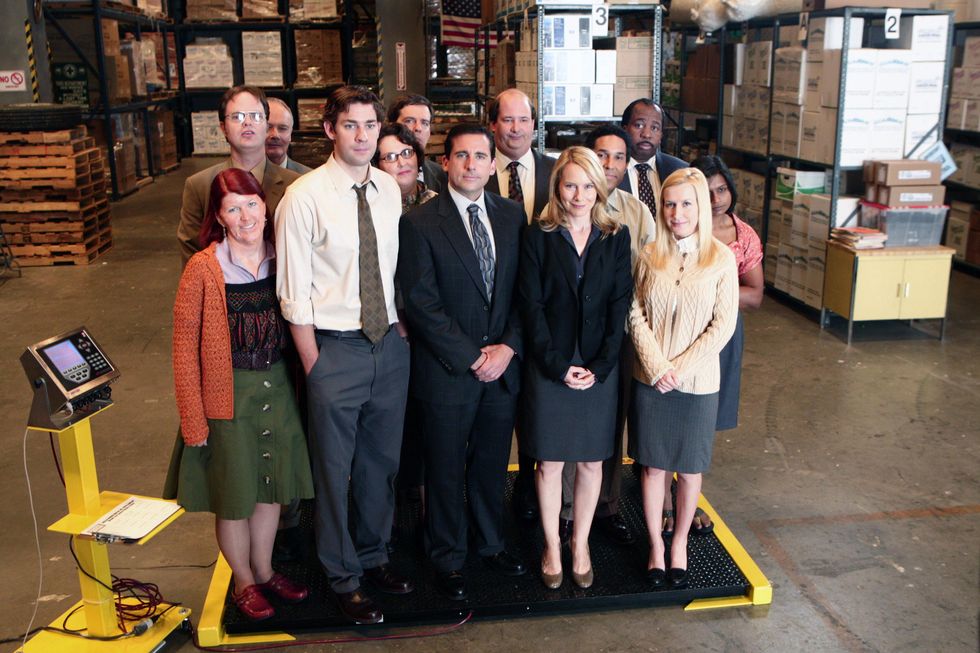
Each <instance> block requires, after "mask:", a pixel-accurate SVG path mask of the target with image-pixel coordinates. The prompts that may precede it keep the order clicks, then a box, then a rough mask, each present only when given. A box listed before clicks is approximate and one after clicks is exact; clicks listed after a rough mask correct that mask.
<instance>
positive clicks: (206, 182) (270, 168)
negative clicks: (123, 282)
mask: <svg viewBox="0 0 980 653" xmlns="http://www.w3.org/2000/svg"><path fill="white" fill-rule="evenodd" d="M218 119H219V120H220V121H221V131H222V132H223V133H224V135H225V138H226V139H227V140H228V145H230V146H231V155H230V156H229V157H228V159H226V160H225V161H222V162H221V163H218V164H215V165H213V166H211V167H210V168H205V169H204V170H201V171H200V172H197V173H195V174H193V175H191V176H190V177H188V178H187V180H186V181H185V182H184V197H183V200H182V201H181V206H180V223H179V224H178V225H177V242H178V243H179V244H180V255H181V265H182V266H183V265H187V261H189V260H190V258H191V256H193V255H194V254H195V253H197V252H198V251H199V250H200V249H201V246H200V243H199V242H198V235H199V232H200V231H201V221H202V220H203V218H204V211H205V208H206V207H207V205H208V195H209V193H210V190H211V182H212V181H214V178H215V177H216V176H217V175H218V173H219V172H221V171H222V170H225V169H227V168H240V169H242V170H248V171H249V172H251V173H252V175H253V176H254V177H255V178H256V179H257V180H258V181H259V183H260V184H261V185H262V190H263V191H264V192H265V203H266V206H268V207H269V213H270V214H273V215H274V214H275V211H276V207H277V206H278V205H279V200H281V199H282V196H283V194H284V193H285V192H286V187H287V186H289V184H291V183H292V182H293V181H295V180H296V179H297V178H299V173H298V172H294V171H292V170H287V169H285V168H280V167H279V166H278V165H276V164H275V163H273V162H272V161H270V160H269V159H268V158H267V157H266V153H265V140H266V134H267V132H268V122H269V101H268V100H267V99H266V97H265V93H263V92H262V89H260V88H257V87H254V86H235V87H234V88H230V89H228V90H227V91H225V94H224V95H223V96H222V97H221V104H220V105H219V107H218Z"/></svg>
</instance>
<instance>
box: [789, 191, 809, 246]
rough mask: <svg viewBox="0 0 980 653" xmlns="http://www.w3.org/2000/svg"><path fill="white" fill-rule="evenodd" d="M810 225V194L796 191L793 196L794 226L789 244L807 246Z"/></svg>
mask: <svg viewBox="0 0 980 653" xmlns="http://www.w3.org/2000/svg"><path fill="white" fill-rule="evenodd" d="M809 227H810V196H809V195H807V194H806V193H796V194H795V195H794V196H793V226H792V228H791V231H790V238H789V244H790V245H792V246H793V247H804V248H805V247H806V246H807V240H808V239H809Z"/></svg>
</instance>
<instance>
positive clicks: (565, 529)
mask: <svg viewBox="0 0 980 653" xmlns="http://www.w3.org/2000/svg"><path fill="white" fill-rule="evenodd" d="M574 526H575V522H574V521H572V520H571V519H559V520H558V539H559V540H560V541H561V543H562V544H563V545H564V544H568V543H569V542H571V541H572V529H573V527H574Z"/></svg>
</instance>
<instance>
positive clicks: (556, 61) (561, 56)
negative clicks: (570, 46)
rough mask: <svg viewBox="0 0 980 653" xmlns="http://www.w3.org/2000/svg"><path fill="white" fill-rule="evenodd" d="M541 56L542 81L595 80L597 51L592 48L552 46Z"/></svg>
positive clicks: (586, 81) (578, 82)
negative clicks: (576, 48)
mask: <svg viewBox="0 0 980 653" xmlns="http://www.w3.org/2000/svg"><path fill="white" fill-rule="evenodd" d="M614 54H615V53H614ZM540 57H541V64H542V65H541V79H542V81H545V82H560V83H567V84H592V83H593V82H594V81H595V52H594V51H592V50H557V49H553V48H552V49H545V50H544V51H543V52H541V53H540Z"/></svg>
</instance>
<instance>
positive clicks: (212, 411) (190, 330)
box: [173, 243, 235, 445]
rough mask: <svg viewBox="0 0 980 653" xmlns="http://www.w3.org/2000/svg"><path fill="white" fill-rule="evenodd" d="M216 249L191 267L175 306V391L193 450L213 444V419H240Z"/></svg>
mask: <svg viewBox="0 0 980 653" xmlns="http://www.w3.org/2000/svg"><path fill="white" fill-rule="evenodd" d="M216 247H217V243H211V245H210V246H209V247H208V248H207V249H205V250H202V251H200V252H198V253H197V254H195V255H194V256H192V257H191V259H190V261H188V262H187V267H186V268H184V274H183V275H182V276H181V277H180V285H179V286H178V287H177V299H176V301H175V302H174V344H173V359H174V389H175V393H176V396H177V411H178V412H179V413H180V431H181V435H182V436H183V438H184V442H185V443H186V444H188V445H199V444H202V443H203V442H205V441H207V439H208V423H207V420H208V419H231V418H232V417H234V415H235V396H234V381H233V377H232V369H231V334H230V333H229V331H228V305H227V303H226V300H225V279H224V275H223V274H222V272H221V265H220V264H219V263H218V258H217V255H216V254H215V248H216Z"/></svg>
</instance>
